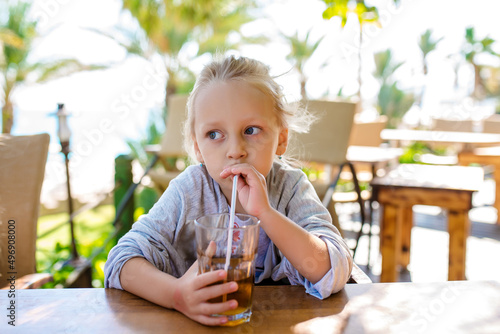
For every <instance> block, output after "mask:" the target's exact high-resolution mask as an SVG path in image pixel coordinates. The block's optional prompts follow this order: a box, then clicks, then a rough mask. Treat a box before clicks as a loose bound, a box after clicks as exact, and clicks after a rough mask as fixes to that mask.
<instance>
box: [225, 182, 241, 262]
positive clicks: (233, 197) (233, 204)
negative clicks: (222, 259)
mask: <svg viewBox="0 0 500 334" xmlns="http://www.w3.org/2000/svg"><path fill="white" fill-rule="evenodd" d="M237 185H238V175H235V176H234V177H233V191H232V193H231V212H230V214H229V226H228V231H227V250H226V264H225V265H224V270H225V271H227V269H228V268H229V261H230V260H231V253H232V248H233V225H234V213H235V210H236V193H237V191H236V190H237Z"/></svg>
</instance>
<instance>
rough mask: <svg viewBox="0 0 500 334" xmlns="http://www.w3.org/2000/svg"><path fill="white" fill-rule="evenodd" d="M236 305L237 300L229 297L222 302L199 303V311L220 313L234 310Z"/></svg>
mask: <svg viewBox="0 0 500 334" xmlns="http://www.w3.org/2000/svg"><path fill="white" fill-rule="evenodd" d="M237 307H238V302H237V301H236V300H235V299H230V300H228V301H225V302H223V303H203V304H201V305H200V312H201V313H202V314H220V313H223V312H226V311H230V310H234V309H235V308H237Z"/></svg>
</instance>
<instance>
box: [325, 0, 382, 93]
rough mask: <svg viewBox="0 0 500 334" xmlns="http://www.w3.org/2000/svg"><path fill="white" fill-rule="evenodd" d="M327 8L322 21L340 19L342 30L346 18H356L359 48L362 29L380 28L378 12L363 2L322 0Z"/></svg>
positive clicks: (359, 70)
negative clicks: (350, 15)
mask: <svg viewBox="0 0 500 334" xmlns="http://www.w3.org/2000/svg"><path fill="white" fill-rule="evenodd" d="M323 1H324V2H325V3H326V4H327V6H328V7H327V8H326V9H325V11H324V12H323V18H324V19H327V20H329V19H331V18H332V17H334V16H338V17H340V19H341V25H342V28H343V27H344V26H345V25H346V23H347V16H348V15H349V14H350V13H353V14H355V15H356V16H357V18H358V22H359V45H360V48H361V45H362V42H363V27H364V26H365V25H367V24H375V25H378V26H380V23H379V21H378V20H379V15H378V10H377V8H376V7H374V6H371V7H369V6H367V5H366V4H365V1H364V0H356V1H352V0H323ZM361 84H362V80H361V50H358V85H359V88H358V97H359V100H360V101H361Z"/></svg>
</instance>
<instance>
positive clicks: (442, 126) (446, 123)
mask: <svg viewBox="0 0 500 334" xmlns="http://www.w3.org/2000/svg"><path fill="white" fill-rule="evenodd" d="M432 122H433V126H432V130H436V131H457V132H473V131H474V122H473V121H472V120H470V119H465V120H457V119H444V118H434V119H433V120H432Z"/></svg>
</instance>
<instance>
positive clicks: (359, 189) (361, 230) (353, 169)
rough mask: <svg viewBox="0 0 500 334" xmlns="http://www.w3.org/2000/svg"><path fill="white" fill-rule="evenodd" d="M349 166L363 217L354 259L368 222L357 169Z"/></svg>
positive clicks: (348, 163)
mask: <svg viewBox="0 0 500 334" xmlns="http://www.w3.org/2000/svg"><path fill="white" fill-rule="evenodd" d="M346 164H347V166H349V169H350V170H351V173H352V180H353V182H354V190H355V191H356V194H357V195H358V204H359V212H360V216H361V228H360V229H359V232H358V235H357V236H356V245H355V246H354V250H353V257H354V256H356V250H357V249H358V244H359V239H360V238H361V235H362V234H363V227H364V226H365V222H366V217H365V203H364V200H363V198H362V197H361V188H360V186H359V182H358V177H357V176H356V169H355V168H354V165H353V164H352V163H350V162H347V163H346Z"/></svg>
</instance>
